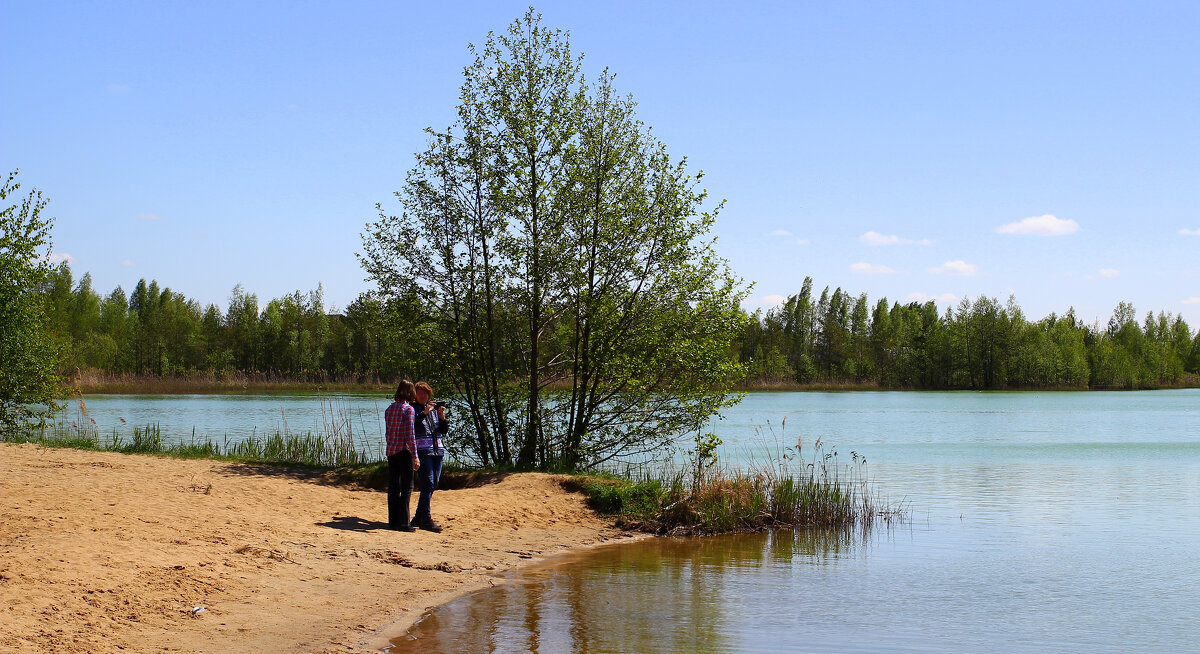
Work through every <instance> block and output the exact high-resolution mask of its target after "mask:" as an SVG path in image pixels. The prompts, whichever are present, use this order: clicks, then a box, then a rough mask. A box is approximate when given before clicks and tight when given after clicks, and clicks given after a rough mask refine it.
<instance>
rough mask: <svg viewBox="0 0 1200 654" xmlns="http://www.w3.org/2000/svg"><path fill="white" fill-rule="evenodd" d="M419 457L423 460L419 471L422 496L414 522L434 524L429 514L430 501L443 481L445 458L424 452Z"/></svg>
mask: <svg viewBox="0 0 1200 654" xmlns="http://www.w3.org/2000/svg"><path fill="white" fill-rule="evenodd" d="M417 456H418V457H419V458H420V459H421V468H420V469H419V470H417V479H419V480H420V482H421V495H420V497H418V499H417V515H415V516H413V522H414V523H417V524H426V523H430V522H433V516H431V515H430V514H429V500H430V499H431V498H432V497H433V491H435V490H437V487H438V482H439V481H441V480H442V459H444V458H445V456H444V455H442V454H426V453H424V452H418V453H417Z"/></svg>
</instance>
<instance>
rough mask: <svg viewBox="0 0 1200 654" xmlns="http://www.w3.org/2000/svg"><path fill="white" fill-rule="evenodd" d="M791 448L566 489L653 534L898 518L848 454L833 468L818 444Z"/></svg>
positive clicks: (897, 510)
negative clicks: (744, 464) (738, 463)
mask: <svg viewBox="0 0 1200 654" xmlns="http://www.w3.org/2000/svg"><path fill="white" fill-rule="evenodd" d="M800 447H801V445H800V443H797V444H796V446H795V447H794V448H783V449H782V451H776V452H774V453H769V456H767V457H765V458H761V457H760V458H759V460H758V462H757V463H753V464H752V465H750V466H749V467H748V468H745V469H715V470H713V469H709V470H704V469H694V470H692V471H689V472H688V473H686V474H685V473H684V472H682V471H665V472H660V473H657V474H642V475H640V476H638V477H633V476H617V475H611V474H597V475H587V476H577V477H574V478H573V479H572V480H571V482H570V484H569V487H570V488H572V489H574V490H579V491H580V492H582V493H583V494H584V495H585V496H586V497H587V502H588V506H590V507H591V508H592V509H593V510H595V511H597V512H598V513H601V514H604V515H609V516H613V517H615V518H616V519H617V521H618V523H619V524H621V525H623V526H627V527H631V528H636V529H640V530H643V531H649V532H652V533H658V534H719V533H735V532H744V531H756V530H762V529H769V528H773V527H805V528H807V527H822V528H838V529H847V528H852V527H862V528H870V527H871V526H873V525H875V524H877V523H878V522H884V523H886V524H889V525H890V524H892V523H893V522H895V521H898V520H903V519H904V517H905V511H904V509H903V508H902V507H893V506H890V505H887V504H886V503H885V502H883V501H881V500H880V499H879V498H878V497H877V495H876V493H875V492H874V491H873V489H872V488H871V486H870V484H869V482H868V481H867V478H866V473H865V466H866V462H865V461H864V460H862V459H860V458H859V457H858V455H857V454H854V455H853V457H852V458H853V460H852V464H849V465H840V464H839V462H838V461H837V457H836V455H834V454H829V453H826V452H824V451H823V449H822V448H821V447H820V445H819V444H818V445H817V447H816V451H815V452H814V453H813V456H812V458H811V460H809V461H808V462H804V461H803V460H801V459H800V458H799V455H800Z"/></svg>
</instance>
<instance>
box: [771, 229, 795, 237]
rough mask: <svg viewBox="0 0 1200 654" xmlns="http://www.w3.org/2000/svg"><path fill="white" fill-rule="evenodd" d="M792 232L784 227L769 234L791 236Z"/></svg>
mask: <svg viewBox="0 0 1200 654" xmlns="http://www.w3.org/2000/svg"><path fill="white" fill-rule="evenodd" d="M791 235H792V233H791V232H789V231H788V230H786V229H777V230H775V231H773V232H771V236H791Z"/></svg>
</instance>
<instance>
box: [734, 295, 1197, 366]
mask: <svg viewBox="0 0 1200 654" xmlns="http://www.w3.org/2000/svg"><path fill="white" fill-rule="evenodd" d="M812 298H813V293H812V279H811V278H806V279H805V280H804V284H803V286H802V288H801V291H800V293H798V294H796V295H792V296H790V297H788V298H787V300H786V301H785V302H784V303H783V304H782V305H781V306H779V307H776V308H773V309H771V310H769V311H766V312H762V311H759V312H756V313H755V314H754V316H752V318H753V320H752V321H751V323H750V324H749V326H748V327H747V329H746V330H745V332H744V333H743V335H742V338H741V342H740V347H739V356H740V358H741V360H742V361H743V362H744V363H745V364H746V365H747V368H748V370H749V371H750V380H749V381H750V383H751V384H752V385H753V384H754V383H759V384H766V385H770V384H779V383H787V382H791V383H797V384H813V383H816V384H821V383H826V384H856V383H857V384H862V383H868V384H875V385H878V386H880V387H883V388H925V389H952V388H964V389H965V388H969V389H1003V388H1095V389H1104V388H1112V389H1133V388H1156V387H1160V386H1171V385H1176V384H1179V383H1183V382H1186V381H1188V379H1189V377H1188V376H1189V375H1192V376H1193V377H1191V380H1192V381H1191V382H1190V383H1196V379H1195V377H1194V376H1195V375H1196V374H1198V373H1200V332H1197V333H1196V334H1193V333H1192V331H1191V329H1190V328H1189V327H1188V325H1187V323H1186V322H1185V321H1184V320H1183V318H1182V317H1180V316H1177V315H1172V314H1170V313H1163V312H1159V313H1157V314H1155V313H1152V312H1151V313H1147V314H1146V316H1145V317H1144V319H1143V320H1142V321H1141V322H1140V323H1139V322H1138V320H1137V314H1136V312H1135V310H1134V308H1133V305H1131V304H1129V303H1127V302H1122V303H1120V304H1119V305H1118V306H1117V308H1116V310H1115V311H1114V312H1113V316H1112V318H1111V319H1110V320H1109V322H1108V324H1107V326H1106V327H1105V328H1104V329H1101V328H1100V327H1099V326H1090V327H1089V326H1087V325H1084V324H1082V323H1081V322H1080V321H1079V320H1078V319H1077V318H1076V316H1075V312H1074V310H1073V309H1072V310H1069V311H1067V313H1066V314H1065V315H1063V316H1058V315H1056V314H1051V315H1050V316H1047V317H1046V318H1043V319H1041V320H1039V321H1036V322H1031V321H1029V320H1028V319H1027V318H1026V317H1025V315H1024V313H1023V312H1022V310H1021V308H1020V306H1019V305H1018V304H1017V301H1016V299H1015V298H1012V297H1010V298H1009V299H1008V301H1007V302H1005V303H1001V302H999V301H998V300H996V299H994V298H989V297H986V296H984V297H979V298H976V299H974V300H970V299H963V300H962V301H960V302H959V303H958V305H957V306H956V307H953V308H951V309H947V310H946V312H945V313H944V314H939V313H938V309H937V305H935V304H934V303H933V302H925V303H917V302H913V303H908V304H900V303H893V304H892V305H890V306H889V305H888V301H887V299H886V298H883V299H880V300H879V301H877V302H876V303H875V304H874V307H873V308H871V309H870V311H869V320H868V319H867V315H868V310H867V307H869V306H871V305H870V303H869V302H868V300H867V298H866V296H865V295H859V296H858V297H853V296H851V295H849V294H847V293H845V292H843V291H842V289H840V288H839V289H835V290H834V291H833V292H832V293H830V291H829V289H828V288H826V289H825V290H824V291H823V292H822V293H821V295H820V298H819V299H818V300H816V301H815V302H814V301H813V299H812Z"/></svg>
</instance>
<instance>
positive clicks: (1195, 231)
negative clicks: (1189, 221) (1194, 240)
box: [1179, 227, 1200, 236]
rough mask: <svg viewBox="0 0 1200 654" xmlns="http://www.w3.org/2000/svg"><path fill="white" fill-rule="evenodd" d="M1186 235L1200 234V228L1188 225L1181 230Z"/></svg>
mask: <svg viewBox="0 0 1200 654" xmlns="http://www.w3.org/2000/svg"><path fill="white" fill-rule="evenodd" d="M1179 233H1180V234H1183V235H1184V236H1200V229H1187V228H1186V227H1185V228H1183V229H1181V230H1179Z"/></svg>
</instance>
